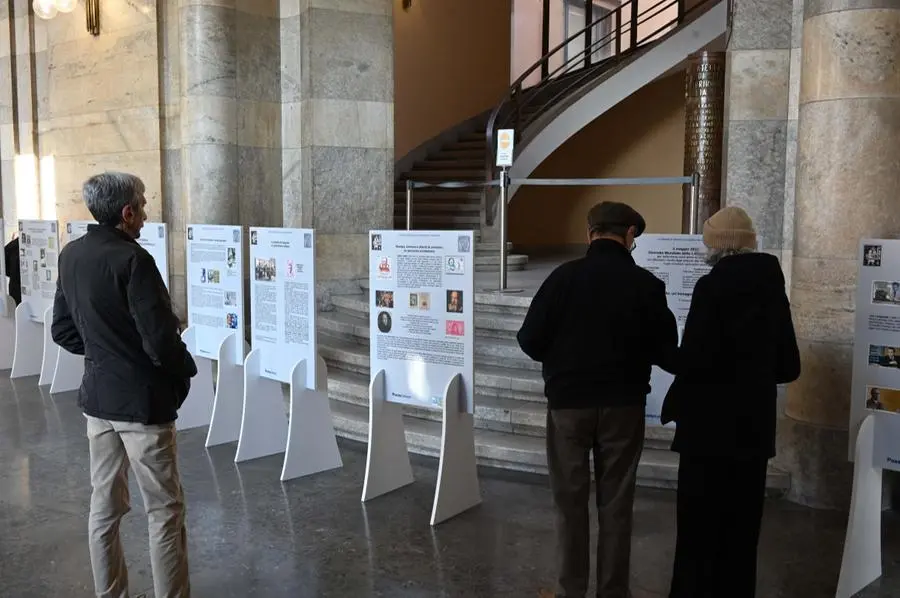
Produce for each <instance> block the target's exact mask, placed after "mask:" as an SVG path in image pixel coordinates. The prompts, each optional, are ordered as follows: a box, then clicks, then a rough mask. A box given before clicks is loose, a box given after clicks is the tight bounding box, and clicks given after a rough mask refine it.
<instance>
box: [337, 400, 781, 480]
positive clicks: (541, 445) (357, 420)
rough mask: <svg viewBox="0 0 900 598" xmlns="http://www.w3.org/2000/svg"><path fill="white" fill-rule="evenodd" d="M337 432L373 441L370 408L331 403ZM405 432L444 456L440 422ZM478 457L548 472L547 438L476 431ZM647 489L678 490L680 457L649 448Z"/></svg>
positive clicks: (773, 475)
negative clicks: (370, 429) (370, 430)
mask: <svg viewBox="0 0 900 598" xmlns="http://www.w3.org/2000/svg"><path fill="white" fill-rule="evenodd" d="M331 410H332V416H333V419H334V425H335V430H336V431H337V433H338V434H339V435H340V436H343V437H345V438H351V439H353V440H358V441H360V442H368V439H369V410H368V408H366V407H363V406H359V405H353V404H350V403H345V402H342V401H332V402H331ZM403 419H404V429H405V431H406V442H407V446H408V447H409V450H410V451H411V452H413V453H416V454H420V455H428V456H432V457H437V456H439V455H440V444H441V424H440V423H439V422H438V421H431V420H424V419H419V418H415V417H411V416H405V417H404V418H403ZM475 456H476V459H477V460H478V463H479V464H480V465H485V466H490V467H500V468H503V469H508V470H514V471H524V472H531V473H539V474H546V473H547V454H546V446H545V442H544V439H543V438H540V437H536V436H527V435H520V434H509V433H504V432H497V431H493V430H483V429H476V430H475ZM637 478H638V484H639V485H641V486H643V487H653V488H673V489H674V488H675V487H676V485H677V482H678V455H677V454H676V453H673V452H671V451H667V450H659V449H653V448H649V449H645V450H644V452H643V454H642V455H641V462H640V465H639V466H638V472H637ZM789 484H790V478H789V476H788V475H787V474H786V473H784V472H782V471H780V470H778V469H776V468H774V467H770V468H769V473H768V476H767V478H766V487H767V488H768V490H769V491H770V492H772V493H783V492H784V491H785V490H787V488H788V487H789Z"/></svg>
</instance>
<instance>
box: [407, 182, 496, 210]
mask: <svg viewBox="0 0 900 598" xmlns="http://www.w3.org/2000/svg"><path fill="white" fill-rule="evenodd" d="M403 187H404V188H403V190H402V191H401V190H395V191H394V203H395V204H396V203H402V204H403V205H406V189H405V185H404V186H403ZM400 200H402V201H400ZM437 201H440V202H460V201H474V202H478V203H479V204H480V203H481V191H469V190H467V189H440V188H433V189H415V190H414V191H413V205H416V204H418V203H419V202H437Z"/></svg>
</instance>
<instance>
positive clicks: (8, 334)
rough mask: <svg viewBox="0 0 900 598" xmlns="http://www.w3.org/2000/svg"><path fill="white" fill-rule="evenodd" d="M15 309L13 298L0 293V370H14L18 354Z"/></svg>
mask: <svg viewBox="0 0 900 598" xmlns="http://www.w3.org/2000/svg"><path fill="white" fill-rule="evenodd" d="M15 307H16V304H15V303H14V302H13V299H12V297H10V296H9V295H4V294H2V293H0V308H2V313H0V370H8V369H10V368H12V364H13V357H14V356H15V353H16V317H15Z"/></svg>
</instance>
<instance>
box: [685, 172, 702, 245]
mask: <svg viewBox="0 0 900 598" xmlns="http://www.w3.org/2000/svg"><path fill="white" fill-rule="evenodd" d="M699 215H700V175H699V174H698V173H696V172H695V173H694V174H692V175H691V206H690V216H691V222H690V230H689V231H688V234H690V235H696V234H698V233H699V232H700V230H699V229H700V223H699V222H698V220H699Z"/></svg>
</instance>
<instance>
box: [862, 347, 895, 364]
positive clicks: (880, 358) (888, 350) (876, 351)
mask: <svg viewBox="0 0 900 598" xmlns="http://www.w3.org/2000/svg"><path fill="white" fill-rule="evenodd" d="M869 365H874V366H879V367H883V368H900V347H888V346H884V345H869Z"/></svg>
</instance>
